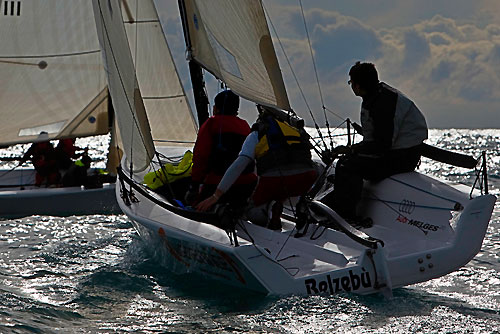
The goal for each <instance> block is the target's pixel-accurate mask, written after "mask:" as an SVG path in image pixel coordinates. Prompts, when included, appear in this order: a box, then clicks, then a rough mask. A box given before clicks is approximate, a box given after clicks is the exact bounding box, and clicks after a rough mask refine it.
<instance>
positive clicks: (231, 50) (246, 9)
mask: <svg viewBox="0 0 500 334" xmlns="http://www.w3.org/2000/svg"><path fill="white" fill-rule="evenodd" d="M184 3H185V8H186V20H187V26H188V29H189V38H190V47H191V49H190V50H189V51H190V53H191V56H192V57H193V59H194V60H195V61H197V62H198V63H199V64H200V65H201V66H203V67H204V68H205V69H207V70H208V71H209V72H211V73H212V74H214V75H215V76H216V77H217V78H219V79H220V80H222V81H224V82H225V83H226V84H227V85H228V86H229V87H230V88H231V89H232V90H233V91H235V92H236V93H237V94H238V95H240V96H242V97H244V98H246V99H248V100H251V101H253V102H256V103H259V104H264V105H268V106H274V107H278V108H280V109H285V110H289V109H290V105H289V101H288V96H287V93H286V89H285V85H284V82H283V77H282V75H281V72H280V69H279V65H278V60H277V58H276V54H275V51H274V46H273V44H272V40H271V36H270V32H269V29H268V26H267V21H266V18H265V14H264V10H263V8H262V4H261V2H260V1H245V0H211V1H203V0H185V1H184Z"/></svg>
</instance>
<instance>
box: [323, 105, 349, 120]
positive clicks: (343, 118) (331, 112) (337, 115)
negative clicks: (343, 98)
mask: <svg viewBox="0 0 500 334" xmlns="http://www.w3.org/2000/svg"><path fill="white" fill-rule="evenodd" d="M324 108H325V110H326V111H328V112H329V113H330V114H332V115H333V116H336V117H338V118H340V119H342V120H344V122H345V117H343V116H340V115H339V114H337V113H335V112H334V111H332V110H330V109H328V108H327V107H324Z"/></svg>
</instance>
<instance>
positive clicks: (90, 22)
mask: <svg viewBox="0 0 500 334" xmlns="http://www.w3.org/2000/svg"><path fill="white" fill-rule="evenodd" d="M0 13H1V16H2V19H1V20H0V36H1V40H2V48H1V51H0V74H1V77H2V80H1V84H0V91H1V93H0V104H1V113H2V122H0V147H2V148H5V147H9V146H11V145H16V144H27V143H34V142H37V141H42V140H43V141H45V140H60V139H65V138H77V137H87V136H97V135H105V134H108V133H109V132H110V129H111V128H112V126H111V125H112V123H113V117H112V112H111V110H112V108H111V103H110V97H109V93H108V88H107V79H106V75H105V71H104V66H103V63H102V57H101V51H100V48H99V40H98V38H97V32H96V28H95V23H94V22H95V21H94V16H93V10H92V5H91V4H90V3H89V2H88V1H84V0H80V1H71V2H61V1H57V0H48V1H41V2H40V1H2V2H0ZM41 133H42V134H45V136H40V134H41ZM11 158H12V157H11ZM18 158H20V157H18ZM18 162H19V160H17V163H16V165H15V166H14V168H12V169H3V170H0V217H3V218H17V217H23V216H29V215H35V214H36V215H55V216H68V215H83V214H97V213H99V214H111V213H121V211H120V208H119V206H118V204H117V202H116V198H115V195H114V194H115V185H114V182H113V181H112V180H108V181H106V182H104V184H102V183H101V184H98V186H96V185H95V186H94V187H92V189H89V188H88V187H87V188H86V187H83V186H77V187H60V188H47V187H44V186H42V187H36V186H35V185H34V183H35V170H34V169H33V168H22V167H21V166H19V163H18ZM89 173H90V174H94V173H97V170H91V171H90V172H89Z"/></svg>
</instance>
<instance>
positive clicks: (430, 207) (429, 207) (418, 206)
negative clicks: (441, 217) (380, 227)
mask: <svg viewBox="0 0 500 334" xmlns="http://www.w3.org/2000/svg"><path fill="white" fill-rule="evenodd" d="M365 199H367V200H371V201H378V202H383V203H389V204H395V205H401V202H396V201H389V200H384V199H381V198H370V197H365ZM415 207H416V208H422V209H433V210H446V211H459V210H457V208H454V207H453V208H444V207H439V206H430V205H420V204H415Z"/></svg>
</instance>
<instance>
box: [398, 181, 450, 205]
mask: <svg viewBox="0 0 500 334" xmlns="http://www.w3.org/2000/svg"><path fill="white" fill-rule="evenodd" d="M389 179H391V180H393V181H395V182H398V183H400V184H403V185H405V186H408V187H410V188H413V189H415V190H419V191H421V192H423V193H425V194H428V195H431V196H434V197H437V198H440V199H443V200H445V201H448V202H451V203H458V202H457V201H455V200H453V199H450V198H446V197H444V196H441V195H437V194H433V193H431V192H430V191H427V190H425V189H422V188H419V187H417V186H414V185H412V184H409V183H406V182H404V181H401V180H398V179H395V178H394V177H392V176H389Z"/></svg>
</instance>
